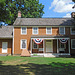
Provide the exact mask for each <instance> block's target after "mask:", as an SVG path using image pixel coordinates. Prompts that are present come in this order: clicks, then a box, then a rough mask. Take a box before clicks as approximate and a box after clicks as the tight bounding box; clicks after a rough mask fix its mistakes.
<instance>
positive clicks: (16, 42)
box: [0, 11, 75, 57]
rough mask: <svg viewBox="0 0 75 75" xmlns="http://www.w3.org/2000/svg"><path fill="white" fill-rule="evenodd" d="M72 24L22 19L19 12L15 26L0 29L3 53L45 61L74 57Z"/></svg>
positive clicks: (71, 20) (49, 20) (0, 45)
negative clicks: (48, 58)
mask: <svg viewBox="0 0 75 75" xmlns="http://www.w3.org/2000/svg"><path fill="white" fill-rule="evenodd" d="M73 13H74V12H73ZM73 23H74V20H73V18H21V12H20V11H19V12H18V18H17V19H16V20H15V22H14V24H13V26H5V27H4V26H3V27H2V28H1V29H0V30H2V31H1V32H0V38H1V37H2V38H1V39H0V53H1V54H3V53H4V54H13V55H21V54H22V53H24V54H26V56H27V55H28V56H29V54H30V55H34V54H37V55H43V56H45V57H50V56H55V57H56V56H62V55H64V56H66V55H67V56H70V55H75V29H74V25H73ZM6 31H7V32H6ZM12 33H13V34H12ZM24 54H23V56H25V55H24Z"/></svg>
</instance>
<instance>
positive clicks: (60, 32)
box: [59, 27, 65, 35]
mask: <svg viewBox="0 0 75 75" xmlns="http://www.w3.org/2000/svg"><path fill="white" fill-rule="evenodd" d="M59 34H62V35H63V34H65V27H60V28H59Z"/></svg>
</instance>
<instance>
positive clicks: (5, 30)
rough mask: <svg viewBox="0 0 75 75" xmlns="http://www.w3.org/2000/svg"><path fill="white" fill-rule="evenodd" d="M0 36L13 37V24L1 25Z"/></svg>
mask: <svg viewBox="0 0 75 75" xmlns="http://www.w3.org/2000/svg"><path fill="white" fill-rule="evenodd" d="M0 38H13V26H1V27H0Z"/></svg>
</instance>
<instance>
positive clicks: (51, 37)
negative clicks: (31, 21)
mask: <svg viewBox="0 0 75 75" xmlns="http://www.w3.org/2000/svg"><path fill="white" fill-rule="evenodd" d="M31 38H45V39H46V38H50V39H60V38H62V39H63V38H66V39H69V36H51V35H32V36H31Z"/></svg>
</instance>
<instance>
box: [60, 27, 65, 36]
mask: <svg viewBox="0 0 75 75" xmlns="http://www.w3.org/2000/svg"><path fill="white" fill-rule="evenodd" d="M60 28H64V33H63V34H61V33H60ZM59 34H60V35H65V27H59Z"/></svg>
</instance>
